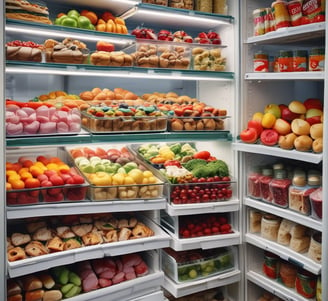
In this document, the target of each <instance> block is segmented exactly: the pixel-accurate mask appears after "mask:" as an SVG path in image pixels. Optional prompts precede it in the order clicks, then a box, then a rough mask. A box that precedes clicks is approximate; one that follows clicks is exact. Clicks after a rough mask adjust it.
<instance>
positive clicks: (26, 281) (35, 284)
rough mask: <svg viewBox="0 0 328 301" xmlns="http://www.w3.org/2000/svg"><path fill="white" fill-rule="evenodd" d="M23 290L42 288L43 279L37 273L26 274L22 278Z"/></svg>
mask: <svg viewBox="0 0 328 301" xmlns="http://www.w3.org/2000/svg"><path fill="white" fill-rule="evenodd" d="M20 282H21V283H22V289H23V291H25V292H26V291H34V290H38V289H42V286H43V284H42V281H41V280H40V279H39V278H38V277H37V276H35V275H32V274H31V275H26V276H24V277H22V278H21V279H20Z"/></svg>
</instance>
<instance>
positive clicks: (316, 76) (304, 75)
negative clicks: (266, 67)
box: [244, 71, 325, 81]
mask: <svg viewBox="0 0 328 301" xmlns="http://www.w3.org/2000/svg"><path fill="white" fill-rule="evenodd" d="M244 78H245V80H257V81H262V80H263V81H265V80H283V81H286V80H320V81H323V80H324V79H325V73H324V72H322V71H306V72H250V73H245V75H244Z"/></svg>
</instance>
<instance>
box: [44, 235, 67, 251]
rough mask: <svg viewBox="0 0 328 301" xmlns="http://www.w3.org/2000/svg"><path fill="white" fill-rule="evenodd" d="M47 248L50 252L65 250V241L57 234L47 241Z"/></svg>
mask: <svg viewBox="0 0 328 301" xmlns="http://www.w3.org/2000/svg"><path fill="white" fill-rule="evenodd" d="M47 248H48V249H49V251H50V252H59V251H63V250H64V242H63V241H62V240H61V238H60V237H58V236H55V237H53V238H51V239H50V240H49V241H48V242H47Z"/></svg>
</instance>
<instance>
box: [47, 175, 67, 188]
mask: <svg viewBox="0 0 328 301" xmlns="http://www.w3.org/2000/svg"><path fill="white" fill-rule="evenodd" d="M49 181H50V182H51V183H52V184H53V185H54V186H62V185H64V184H65V183H64V180H63V179H62V178H61V177H60V176H59V175H57V174H54V175H52V176H50V177H49Z"/></svg>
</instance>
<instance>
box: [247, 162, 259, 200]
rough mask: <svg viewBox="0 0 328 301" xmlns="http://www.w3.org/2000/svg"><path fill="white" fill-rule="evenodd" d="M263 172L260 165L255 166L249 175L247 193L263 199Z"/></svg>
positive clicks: (252, 196)
mask: <svg viewBox="0 0 328 301" xmlns="http://www.w3.org/2000/svg"><path fill="white" fill-rule="evenodd" d="M260 177H261V172H260V168H259V167H255V168H253V169H252V170H251V171H250V172H249V173H248V175H247V195H248V196H249V197H251V198H254V199H261V188H260Z"/></svg>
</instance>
